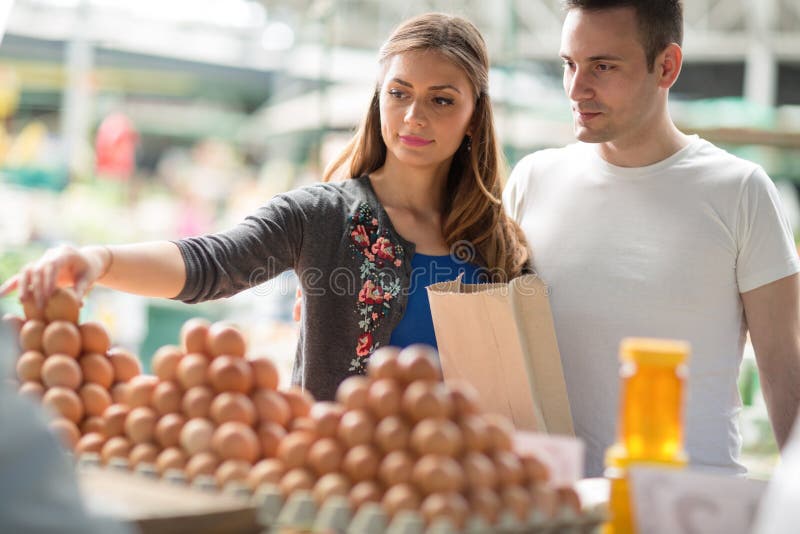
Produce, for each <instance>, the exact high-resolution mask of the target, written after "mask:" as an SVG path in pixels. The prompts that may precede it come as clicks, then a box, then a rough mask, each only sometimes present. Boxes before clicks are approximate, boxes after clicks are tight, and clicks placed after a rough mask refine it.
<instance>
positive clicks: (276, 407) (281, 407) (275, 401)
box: [250, 389, 292, 427]
mask: <svg viewBox="0 0 800 534" xmlns="http://www.w3.org/2000/svg"><path fill="white" fill-rule="evenodd" d="M250 398H251V399H252V401H253V406H255V409H256V413H257V414H258V419H259V421H272V422H273V423H277V424H279V425H281V426H283V427H286V425H287V424H288V423H289V420H290V419H291V417H292V409H291V408H290V407H289V403H288V402H286V399H284V398H283V396H282V395H281V394H280V393H278V392H277V391H272V390H269V389H257V390H256V391H254V392H253V394H252V395H251V397H250Z"/></svg>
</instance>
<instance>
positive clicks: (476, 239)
mask: <svg viewBox="0 0 800 534" xmlns="http://www.w3.org/2000/svg"><path fill="white" fill-rule="evenodd" d="M380 67H381V69H380V75H379V80H378V83H377V85H376V88H375V94H374V95H373V97H372V102H371V104H370V107H369V111H368V113H367V116H366V118H365V120H364V122H363V124H362V126H361V127H360V129H359V131H358V132H357V134H356V136H355V138H354V139H353V140H352V142H351V143H350V144H349V146H348V147H347V148H346V149H345V150H344V152H343V154H342V155H341V156H340V157H339V158H338V159H337V160H336V161H335V162H334V163H333V165H331V167H330V168H329V169H328V170H327V171H326V173H325V179H326V180H329V179H330V178H331V177H332V176H333V175H334V174H337V173H340V174H341V173H344V174H345V175H346V176H349V177H350V178H352V179H348V180H343V181H337V182H328V183H322V184H316V185H312V186H309V187H305V188H302V189H298V190H294V191H290V192H288V193H285V194H282V195H278V196H276V197H275V198H273V199H272V200H270V201H269V202H268V203H267V204H266V205H264V206H263V207H262V208H260V209H259V210H258V211H257V212H256V213H255V214H253V215H252V216H250V217H248V218H246V219H245V220H244V221H243V222H242V223H241V224H239V225H238V226H237V227H235V228H233V229H231V230H228V231H226V232H222V233H219V234H213V235H208V236H203V237H198V238H189V239H185V240H181V241H176V242H154V243H143V244H136V245H122V246H114V247H105V246H100V247H84V248H81V249H74V248H70V247H62V248H58V249H54V250H52V251H48V252H47V253H45V255H44V256H43V257H42V259H41V260H39V261H38V262H36V263H35V264H33V265H30V266H27V267H26V268H25V269H23V270H22V271H21V272H20V273H19V274H18V275H17V276H16V277H15V278H13V279H12V280H9V281H8V282H7V283H6V284H5V285H4V287H3V288H0V293H7V292H8V291H10V290H11V289H12V288H13V287H15V286H17V285H18V286H19V288H20V297H21V298H23V299H24V298H26V297H27V296H28V295H29V294H31V295H33V296H34V297H35V299H36V301H37V302H38V303H39V304H40V305H41V304H42V303H43V302H44V300H45V297H46V296H47V295H49V294H50V293H51V292H52V291H53V289H54V288H55V286H57V285H59V286H60V285H75V287H76V290H77V291H78V292H79V294H83V292H84V291H85V290H86V289H87V288H88V287H89V286H90V285H92V284H93V283H95V282H97V283H100V284H102V285H105V286H109V287H112V288H116V289H120V290H124V291H129V292H132V293H137V294H140V295H147V296H158V297H167V298H175V299H178V300H182V301H184V302H188V303H194V302H200V301H204V300H209V299H216V298H222V297H227V296H230V295H233V294H235V293H237V292H239V291H242V290H244V289H247V288H249V287H252V286H254V285H257V284H260V283H262V282H264V281H266V280H268V279H270V278H272V277H274V276H277V275H278V274H280V273H281V272H283V271H286V270H288V269H294V270H295V272H296V273H297V274H298V277H299V279H300V285H301V287H302V291H303V295H304V296H303V309H302V316H303V322H302V326H301V334H300V341H299V346H298V350H297V356H296V358H295V365H294V372H293V382H294V383H296V384H299V385H301V386H303V387H304V388H307V389H309V390H310V391H311V393H313V394H314V396H315V397H316V398H317V399H331V398H333V396H334V394H335V391H336V388H337V386H338V384H339V383H340V382H341V381H342V380H343V379H344V378H346V377H347V376H348V375H350V374H353V373H363V372H364V370H365V367H366V363H367V360H368V357H369V355H370V354H372V352H373V351H374V350H375V349H377V348H378V347H381V346H387V345H390V344H396V345H401V346H402V345H408V344H411V343H415V342H430V339H432V338H433V327H432V323H431V319H430V309H429V307H428V303H427V296H426V294H425V292H424V285H427V284H428V283H431V282H435V281H439V280H441V279H453V278H455V277H456V275H457V274H458V272H463V273H464V274H465V275H466V278H467V279H468V280H471V281H475V280H476V279H477V278H478V277H479V276H478V275H479V274H480V271H481V270H483V272H485V273H488V274H489V275H490V276H491V278H492V280H493V281H507V280H509V279H511V278H513V277H515V276H517V275H519V274H521V272H522V271H523V268H524V266H525V265H526V262H527V252H526V247H525V244H524V238H523V237H522V233H521V231H520V229H519V228H518V227H517V226H516V225H515V224H514V223H513V222H512V221H511V220H509V219H508V218H507V217H506V216H505V214H504V212H503V209H502V206H501V204H500V200H499V199H500V195H501V180H500V174H501V173H500V165H501V156H500V152H499V150H498V146H497V142H496V139H495V134H494V126H493V119H492V109H491V103H490V101H489V95H488V54H487V52H486V46H485V43H484V41H483V39H482V37H481V35H480V33H479V32H478V30H477V29H476V28H475V26H473V25H472V24H471V23H470V22H468V21H467V20H465V19H463V18H460V17H453V16H448V15H442V14H427V15H422V16H419V17H416V18H413V19H411V20H409V21H407V22H405V23H403V24H402V25H401V26H399V27H398V28H397V29H396V30H395V31H394V33H393V34H392V35H391V37H390V38H389V40H388V41H387V42H386V43H385V44H384V46H383V47H382V48H381V52H380ZM459 248H461V249H464V250H466V254H464V253H463V251H462V253H461V254H456V256H455V257H454V256H451V254H450V253H451V250H455V249H459Z"/></svg>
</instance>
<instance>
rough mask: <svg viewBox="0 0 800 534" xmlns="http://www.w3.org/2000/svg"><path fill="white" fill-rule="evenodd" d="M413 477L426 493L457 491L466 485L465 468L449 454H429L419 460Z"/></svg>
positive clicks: (415, 483) (415, 482) (419, 487)
mask: <svg viewBox="0 0 800 534" xmlns="http://www.w3.org/2000/svg"><path fill="white" fill-rule="evenodd" d="M411 479H412V480H413V481H414V485H416V486H417V488H418V489H420V490H421V491H422V492H423V493H424V494H426V495H429V494H431V493H448V492H457V491H461V489H462V488H463V487H464V470H463V469H462V468H461V466H460V465H459V464H458V462H456V461H455V460H453V459H452V458H450V457H449V456H436V455H433V454H429V455H427V456H423V457H422V458H420V459H419V460H417V463H416V464H415V465H414V471H413V472H412V474H411Z"/></svg>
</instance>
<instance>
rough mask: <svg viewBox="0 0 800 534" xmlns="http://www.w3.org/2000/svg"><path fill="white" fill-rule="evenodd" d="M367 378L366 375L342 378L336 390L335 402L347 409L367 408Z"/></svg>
mask: <svg viewBox="0 0 800 534" xmlns="http://www.w3.org/2000/svg"><path fill="white" fill-rule="evenodd" d="M368 394H369V379H368V378H367V377H366V376H360V375H357V376H351V377H349V378H346V379H344V381H342V383H341V384H339V388H338V389H337V390H336V402H338V403H340V404H343V405H344V407H345V408H346V409H348V410H366V409H368V408H369V397H368Z"/></svg>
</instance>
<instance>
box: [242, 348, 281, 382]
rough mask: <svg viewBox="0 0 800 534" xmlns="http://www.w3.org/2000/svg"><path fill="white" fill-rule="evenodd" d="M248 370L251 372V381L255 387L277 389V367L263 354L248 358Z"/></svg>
mask: <svg viewBox="0 0 800 534" xmlns="http://www.w3.org/2000/svg"><path fill="white" fill-rule="evenodd" d="M248 362H249V363H250V370H251V371H252V373H253V383H254V384H255V387H257V388H261V389H272V390H275V389H278V383H279V381H280V380H279V376H278V368H277V367H275V364H274V363H272V361H271V360H269V359H268V358H266V357H265V356H261V357H255V358H252V359H250V360H248Z"/></svg>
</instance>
